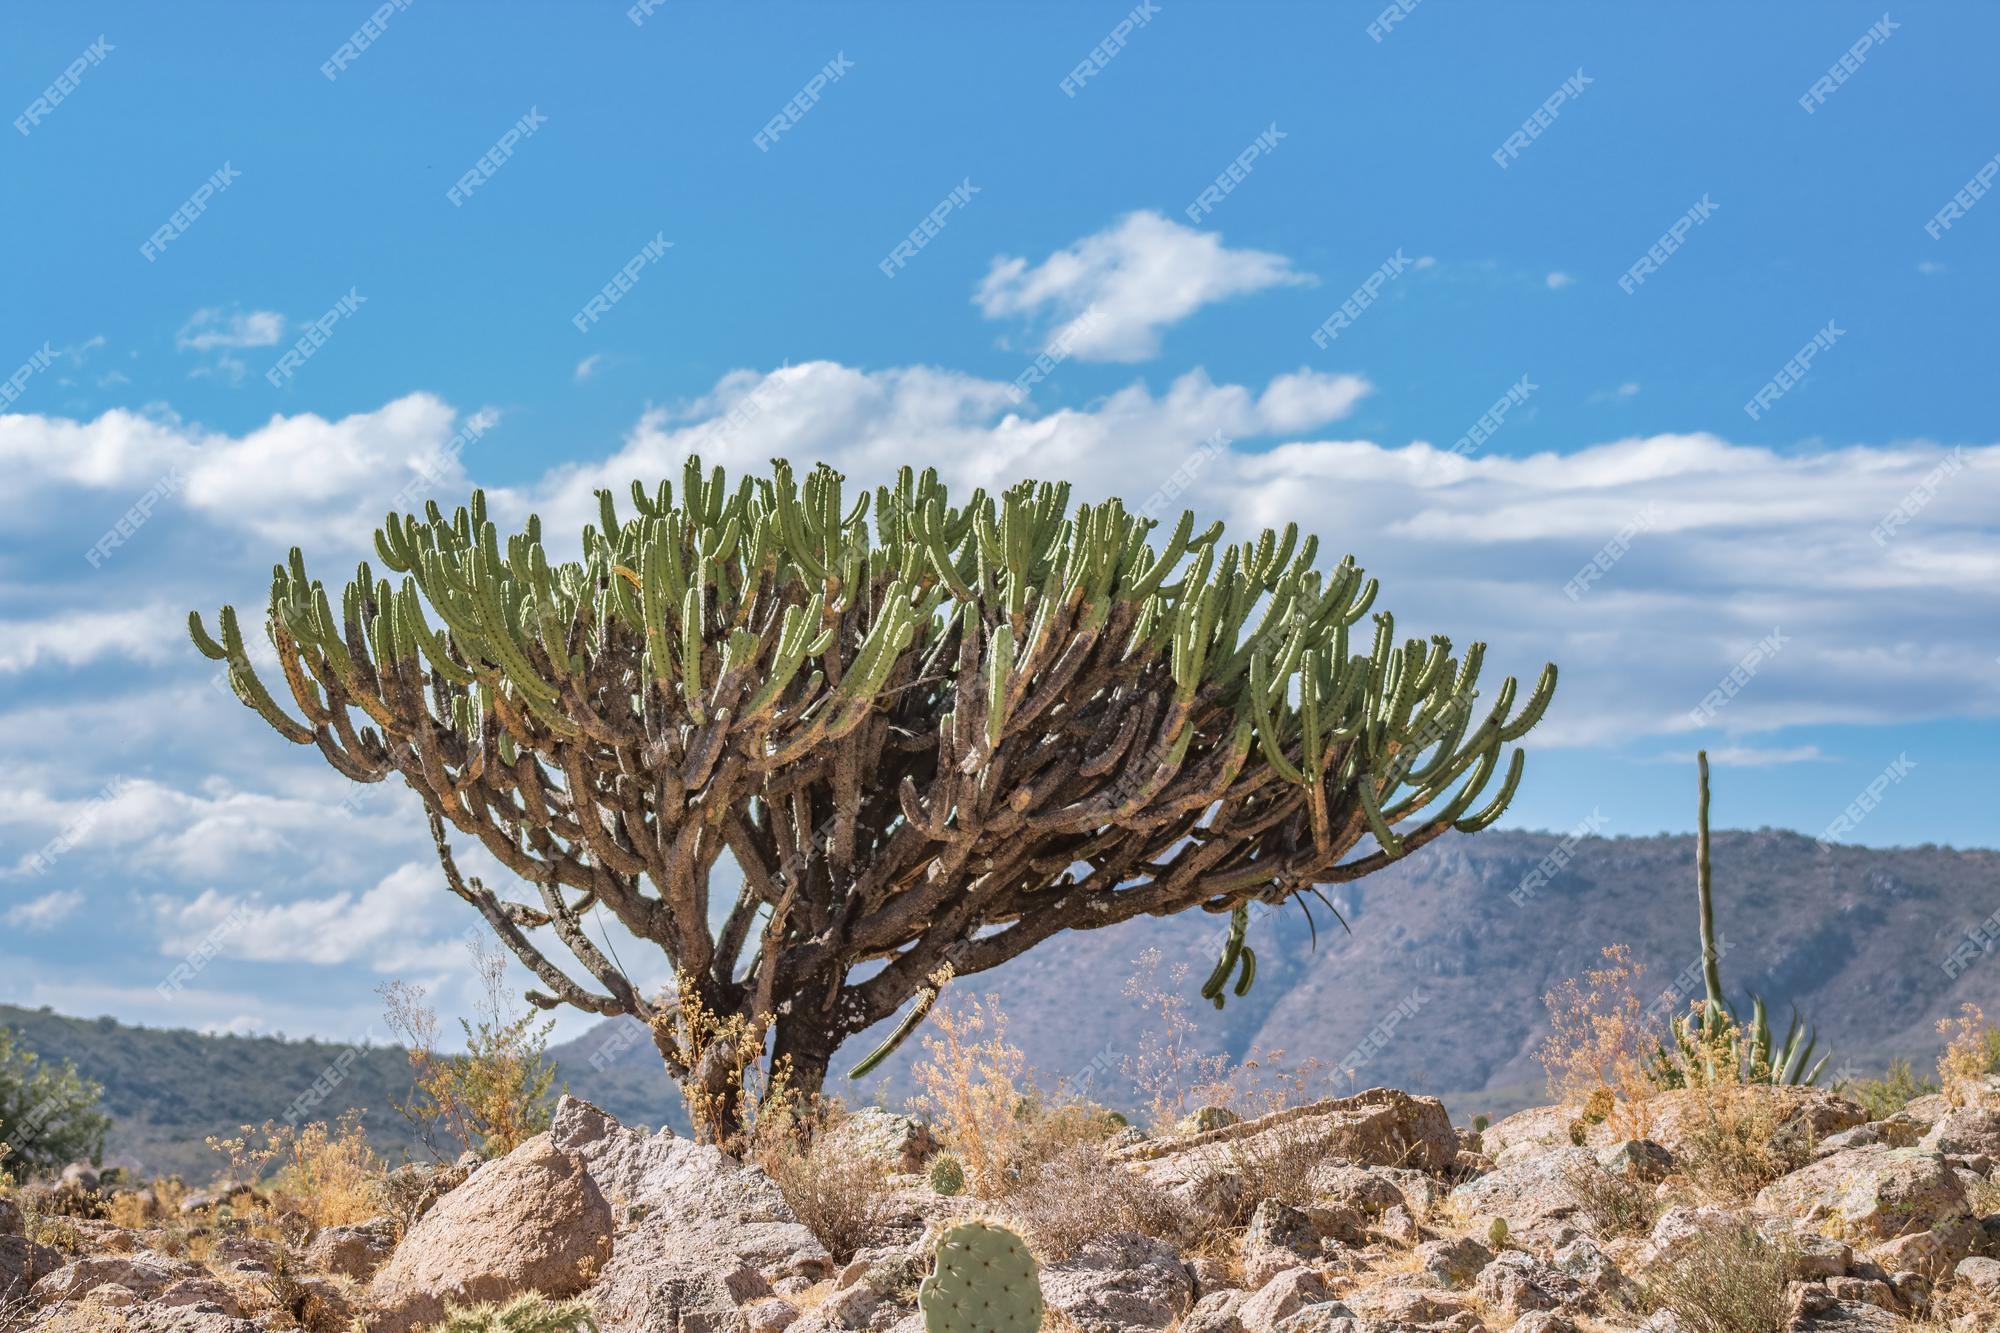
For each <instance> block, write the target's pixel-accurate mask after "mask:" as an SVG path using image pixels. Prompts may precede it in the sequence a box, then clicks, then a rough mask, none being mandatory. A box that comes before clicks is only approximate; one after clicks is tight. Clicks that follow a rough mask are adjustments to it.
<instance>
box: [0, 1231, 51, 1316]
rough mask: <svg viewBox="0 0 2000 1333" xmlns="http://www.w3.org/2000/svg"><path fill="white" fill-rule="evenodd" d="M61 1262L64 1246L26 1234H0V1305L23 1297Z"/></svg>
mask: <svg viewBox="0 0 2000 1333" xmlns="http://www.w3.org/2000/svg"><path fill="white" fill-rule="evenodd" d="M62 1266H63V1252H62V1251H61V1250H54V1249H50V1248H49V1247H48V1246H46V1245H37V1244H35V1243H34V1242H33V1241H31V1240H29V1239H28V1238H27V1237H26V1236H20V1235H0V1306H5V1305H6V1304H7V1303H8V1302H10V1301H17V1300H20V1299H21V1298H22V1297H24V1296H26V1295H27V1294H28V1292H29V1290H30V1289H31V1288H33V1287H34V1285H35V1284H36V1283H37V1282H39V1281H41V1280H42V1278H44V1277H46V1276H47V1275H49V1274H50V1273H53V1272H55V1271H56V1270H57V1269H59V1268H61V1267H62Z"/></svg>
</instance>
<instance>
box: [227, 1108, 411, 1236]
mask: <svg viewBox="0 0 2000 1333" xmlns="http://www.w3.org/2000/svg"><path fill="white" fill-rule="evenodd" d="M208 1146H209V1147H210V1148H213V1149H214V1150H215V1151H217V1152H219V1153H222V1154H224V1155H226V1156H227V1157H228V1158H229V1161H230V1164H231V1165H232V1166H233V1167H235V1168H236V1169H238V1170H244V1171H248V1172H249V1173H251V1175H253V1176H255V1177H258V1178H263V1177H265V1176H266V1175H267V1174H268V1176H269V1180H268V1190H269V1192H270V1194H271V1196H272V1199H273V1205H274V1211H276V1210H284V1211H290V1212H293V1213H296V1214H298V1215H299V1216H300V1217H303V1218H304V1219H305V1220H306V1221H307V1222H309V1223H310V1224H311V1225H312V1226H314V1227H338V1226H352V1225H353V1224H354V1223H357V1222H363V1221H366V1220H367V1219H369V1218H371V1217H375V1216H377V1215H379V1214H380V1213H381V1212H382V1209H383V1205H384V1203H385V1202H386V1196H385V1190H384V1184H383V1180H384V1172H383V1169H382V1161H381V1159H380V1158H378V1157H376V1155H375V1151H374V1149H372V1148H370V1147H369V1146H368V1136H367V1135H366V1134H365V1133H364V1132H363V1131H362V1128H361V1116H360V1113H359V1112H356V1111H350V1112H348V1113H347V1114H346V1115H343V1116H342V1117H341V1118H340V1120H339V1121H338V1122H336V1124H335V1125H333V1126H332V1127H331V1128H329V1127H328V1126H327V1125H326V1124H325V1123H324V1122H323V1121H318V1120H315V1121H313V1122H311V1123H310V1124H307V1125H305V1126H303V1127H299V1126H293V1125H281V1124H279V1123H278V1122H276V1121H266V1122H265V1123H264V1125H263V1126H262V1128H257V1127H254V1126H251V1125H245V1126H243V1132H242V1135H241V1136H240V1137H238V1138H233V1139H216V1138H211V1139H210V1140H209V1141H208Z"/></svg>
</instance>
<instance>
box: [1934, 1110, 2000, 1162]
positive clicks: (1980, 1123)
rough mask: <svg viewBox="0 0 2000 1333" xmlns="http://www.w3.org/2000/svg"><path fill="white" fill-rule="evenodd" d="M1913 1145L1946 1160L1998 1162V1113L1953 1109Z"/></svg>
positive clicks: (1999, 1120)
mask: <svg viewBox="0 0 2000 1333" xmlns="http://www.w3.org/2000/svg"><path fill="white" fill-rule="evenodd" d="M1917 1146H1918V1147H1920V1148H1923V1149H1925V1150H1927V1151H1929V1152H1941V1153H1944V1154H1946V1155H1947V1156H1950V1157H1990V1158H1993V1159H1994V1160H1996V1161H2000V1110H1990V1109H1988V1108H1986V1107H1980V1106H1961V1107H1954V1108H1953V1109H1952V1110H1949V1111H1947V1112H1945V1113H1944V1115H1942V1116H1940V1117H1939V1118H1938V1120H1937V1123H1936V1124H1933V1125H1932V1126H1931V1127H1930V1131H1929V1132H1928V1133H1926V1134H1925V1135H1924V1137H1923V1138H1922V1139H1921V1140H1920V1141H1919V1142H1918V1144H1917Z"/></svg>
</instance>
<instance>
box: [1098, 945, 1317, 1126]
mask: <svg viewBox="0 0 2000 1333" xmlns="http://www.w3.org/2000/svg"><path fill="white" fill-rule="evenodd" d="M1133 966H1134V968H1135V971H1134V972H1133V973H1132V975H1131V976H1129V977H1127V978H1126V979H1125V995H1126V997H1127V998H1129V999H1133V1000H1137V1001H1138V1002H1139V1004H1140V1006H1141V1007H1142V1008H1144V1009H1146V1010H1147V1011H1149V1012H1150V1013H1151V1014H1152V1017H1153V1023H1152V1026H1151V1027H1150V1028H1149V1029H1148V1030H1147V1031H1146V1032H1145V1033H1144V1034H1143V1035H1142V1036H1141V1037H1140V1038H1139V1049H1138V1051H1137V1052H1136V1053H1135V1054H1133V1055H1131V1056H1128V1057H1126V1059H1125V1062H1124V1073H1125V1075H1126V1077H1127V1078H1129V1079H1130V1080H1131V1081H1132V1083H1133V1085H1134V1086H1135V1087H1137V1088H1138V1089H1139V1092H1140V1094H1141V1095H1142V1096H1143V1097H1144V1098H1145V1113H1146V1117H1147V1121H1148V1123H1149V1124H1150V1126H1151V1127H1152V1129H1153V1130H1154V1131H1155V1132H1160V1133H1168V1132H1173V1131H1174V1130H1176V1129H1177V1128H1179V1127H1180V1125H1181V1123H1182V1122H1183V1121H1184V1120H1185V1119H1186V1117H1187V1116H1188V1115H1189V1114H1190V1113H1192V1112H1194V1111H1196V1110H1198V1109H1200V1108H1201V1107H1204V1106H1221V1107H1226V1108H1228V1109H1229V1110H1232V1111H1235V1112H1236V1113H1237V1114H1239V1115H1241V1116H1243V1117H1244V1118H1245V1119H1251V1118H1254V1117H1256V1116H1260V1115H1267V1114H1269V1113H1270V1112H1272V1111H1282V1110H1284V1109H1286V1108H1287V1107H1291V1106H1299V1105H1303V1104H1304V1103H1306V1102H1309V1101H1314V1100H1317V1099H1318V1098H1319V1097H1321V1096H1323V1095H1324V1089H1325V1085H1326V1082H1327V1080H1326V1078H1325V1070H1324V1069H1323V1068H1322V1067H1321V1066H1320V1063H1319V1062H1318V1061H1317V1060H1307V1061H1306V1062H1304V1063H1303V1064H1300V1065H1287V1064H1286V1062H1285V1053H1284V1051H1283V1050H1280V1049H1277V1048H1266V1049H1263V1050H1259V1051H1255V1052H1253V1053H1252V1054H1251V1055H1250V1057H1249V1058H1247V1059H1245V1060H1243V1061H1242V1062H1240V1063H1238V1062H1235V1061H1232V1060H1231V1059H1230V1057H1229V1056H1228V1055H1227V1054H1213V1055H1211V1054H1208V1053H1206V1052H1204V1051H1203V1050H1202V1049H1201V1044H1200V1041H1199V1035H1200V1032H1201V1027H1200V1025H1199V1024H1198V1023H1197V1022H1196V1021H1195V1018H1194V1015H1193V1014H1192V1013H1191V1012H1190V1011H1189V1010H1190V1005H1189V1001H1188V994H1189V992H1190V991H1191V989H1192V988H1191V987H1190V986H1189V985H1188V978H1189V976H1190V975H1191V974H1190V971H1189V968H1188V965H1187V964H1186V963H1176V964H1175V965H1174V966H1172V967H1170V968H1167V969H1166V970H1165V973H1164V975H1162V971H1161V958H1160V951H1159V950H1157V949H1148V950H1146V951H1145V952H1144V953H1141V954H1140V955H1139V957H1138V958H1137V959H1135V960H1134V961H1133Z"/></svg>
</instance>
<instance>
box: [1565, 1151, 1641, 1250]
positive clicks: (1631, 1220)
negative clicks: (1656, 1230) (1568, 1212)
mask: <svg viewBox="0 0 2000 1333" xmlns="http://www.w3.org/2000/svg"><path fill="white" fill-rule="evenodd" d="M1563 1183H1564V1185H1566V1186H1567V1187H1568V1188H1569V1192H1570V1193H1571V1194H1572V1195H1574V1196H1575V1198H1576V1199H1577V1201H1578V1202H1579V1203H1581V1204H1582V1205H1583V1211H1584V1212H1586V1213H1588V1214H1590V1218H1591V1221H1592V1222H1593V1223H1595V1224H1596V1231H1595V1232H1594V1233H1593V1234H1594V1235H1596V1237H1597V1238H1598V1239H1600V1240H1609V1239H1611V1238H1612V1237H1614V1236H1643V1235H1646V1234H1647V1233H1648V1232H1650V1231H1652V1229H1653V1223H1655V1222H1657V1221H1658V1220H1659V1218H1660V1213H1661V1211H1662V1210H1663V1209H1664V1207H1665V1205H1664V1204H1662V1203H1661V1201H1660V1200H1659V1198H1658V1197H1657V1196H1656V1195H1655V1194H1654V1192H1653V1190H1652V1189H1651V1188H1650V1187H1648V1186H1647V1185H1644V1184H1642V1183H1640V1182H1638V1181H1635V1180H1631V1179H1629V1178H1627V1177H1625V1176H1620V1175H1614V1174H1613V1173H1611V1172H1609V1171H1605V1170H1601V1169H1599V1168H1597V1167H1594V1166H1590V1165H1588V1164H1585V1163H1576V1164H1573V1165H1571V1166H1570V1167H1568V1168H1567V1169H1566V1170H1565V1171H1564V1172H1563Z"/></svg>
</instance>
